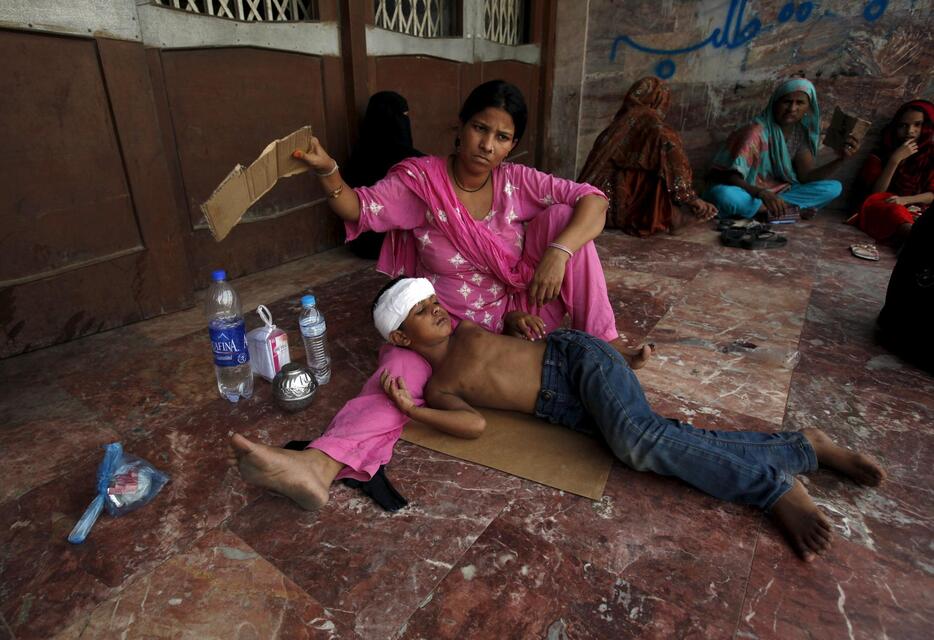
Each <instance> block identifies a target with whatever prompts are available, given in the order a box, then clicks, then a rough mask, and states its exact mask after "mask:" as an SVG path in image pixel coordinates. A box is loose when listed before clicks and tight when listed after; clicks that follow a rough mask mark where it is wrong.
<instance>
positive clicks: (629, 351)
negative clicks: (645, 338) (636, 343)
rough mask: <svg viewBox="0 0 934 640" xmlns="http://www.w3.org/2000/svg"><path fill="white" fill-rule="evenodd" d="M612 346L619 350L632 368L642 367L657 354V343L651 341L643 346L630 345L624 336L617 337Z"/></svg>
mask: <svg viewBox="0 0 934 640" xmlns="http://www.w3.org/2000/svg"><path fill="white" fill-rule="evenodd" d="M610 346H611V347H613V348H614V349H616V350H617V351H619V353H620V355H622V356H623V358H625V359H626V362H628V363H629V368H630V369H641V368H642V367H644V366H645V365H646V363H647V362H648V361H649V360H650V359H651V358H652V356H653V355H654V354H655V345H654V344H652V343H651V342H650V343H649V344H644V345H642V346H641V347H629V346H626V343H624V342H623V339H622V338H616V340H613V342H611V343H610Z"/></svg>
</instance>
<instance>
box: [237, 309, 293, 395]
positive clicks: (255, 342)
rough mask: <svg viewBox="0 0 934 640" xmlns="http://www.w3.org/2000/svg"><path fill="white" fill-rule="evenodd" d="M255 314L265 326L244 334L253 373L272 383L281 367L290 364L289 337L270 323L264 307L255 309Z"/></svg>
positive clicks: (267, 311)
mask: <svg viewBox="0 0 934 640" xmlns="http://www.w3.org/2000/svg"><path fill="white" fill-rule="evenodd" d="M256 313H258V314H259V317H260V318H262V319H263V322H264V323H265V325H266V326H263V327H259V328H258V329H253V330H252V331H250V332H249V333H248V334H246V339H247V343H248V345H249V349H250V365H251V366H252V368H253V373H255V374H256V375H258V376H261V377H263V378H265V379H266V380H269V381H270V382H271V381H272V379H273V378H275V377H276V374H277V373H278V372H279V369H281V368H282V366H283V365H285V364H288V363H289V362H290V358H289V335H288V334H287V333H286V332H285V331H283V330H282V329H279V328H278V327H276V325H274V324H273V323H272V314H271V313H269V309H267V308H266V305H262V304H261V305H259V306H258V307H256Z"/></svg>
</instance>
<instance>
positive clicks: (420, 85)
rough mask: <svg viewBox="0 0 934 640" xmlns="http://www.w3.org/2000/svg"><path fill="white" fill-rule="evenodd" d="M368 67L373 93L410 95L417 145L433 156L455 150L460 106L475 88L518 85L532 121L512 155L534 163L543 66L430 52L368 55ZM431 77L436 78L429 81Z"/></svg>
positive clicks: (526, 162) (406, 96)
mask: <svg viewBox="0 0 934 640" xmlns="http://www.w3.org/2000/svg"><path fill="white" fill-rule="evenodd" d="M368 66H369V78H370V86H371V87H373V92H374V93H375V92H377V91H396V92H398V93H400V94H402V95H403V96H405V98H406V100H407V101H408V103H409V118H410V119H411V121H412V138H413V141H414V144H415V147H416V148H417V149H419V150H420V151H423V152H424V153H428V154H433V155H447V154H449V153H451V152H452V150H453V148H454V137H455V135H456V133H457V128H458V126H459V124H460V123H459V120H458V117H457V116H458V113H459V112H460V108H461V104H462V103H463V102H464V100H465V99H466V98H467V96H468V95H469V94H470V92H471V90H473V88H474V87H476V86H477V85H478V84H480V83H482V82H486V81H488V80H497V79H499V80H506V81H507V82H511V83H513V84H515V85H516V86H517V87H519V89H520V90H521V91H522V93H523V95H524V96H525V98H526V102H527V103H528V106H529V122H528V127H527V129H526V134H525V135H524V136H523V138H522V140H520V141H519V144H518V145H517V146H516V149H515V150H514V151H513V153H512V156H511V157H512V158H514V159H515V161H517V162H522V163H524V164H534V162H535V147H536V143H537V140H538V131H537V130H536V126H535V125H536V121H537V117H538V102H539V101H538V93H539V85H540V79H539V76H540V73H541V68H540V66H539V65H531V64H524V63H521V62H514V61H506V60H503V61H495V62H483V63H476V64H467V63H463V62H454V61H451V60H442V59H440V58H431V57H427V56H382V57H378V58H374V57H371V58H369V60H368ZM426 77H428V78H431V79H432V81H431V82H425V78H426Z"/></svg>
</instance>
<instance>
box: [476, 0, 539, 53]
mask: <svg viewBox="0 0 934 640" xmlns="http://www.w3.org/2000/svg"><path fill="white" fill-rule="evenodd" d="M526 5H527V0H484V2H483V37H484V38H485V39H487V40H491V41H493V42H498V43H500V44H508V45H517V44H525V43H526V42H528V25H527V20H528V15H529V12H528V10H527V6H526Z"/></svg>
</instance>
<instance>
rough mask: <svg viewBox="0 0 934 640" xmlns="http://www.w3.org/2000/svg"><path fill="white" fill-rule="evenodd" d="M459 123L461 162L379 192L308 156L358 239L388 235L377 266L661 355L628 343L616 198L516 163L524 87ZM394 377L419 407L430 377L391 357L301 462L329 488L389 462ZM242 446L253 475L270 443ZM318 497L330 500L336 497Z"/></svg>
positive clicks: (453, 299) (407, 169) (388, 350)
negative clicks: (612, 290) (614, 261)
mask: <svg viewBox="0 0 934 640" xmlns="http://www.w3.org/2000/svg"><path fill="white" fill-rule="evenodd" d="M459 117H460V121H461V127H460V129H459V132H458V136H457V138H455V141H454V149H455V151H454V153H453V154H452V155H450V156H448V157H446V158H442V157H431V156H427V157H422V158H408V159H406V160H403V161H401V162H400V163H398V164H397V165H395V166H394V167H393V168H392V169H391V170H390V172H389V174H388V175H387V176H386V178H384V179H383V180H381V181H379V182H377V183H376V184H375V185H373V186H372V187H360V188H357V189H351V188H350V187H349V186H347V184H346V183H345V182H344V181H343V179H342V178H341V175H340V172H339V168H338V166H337V163H336V162H335V161H334V160H333V159H332V158H331V157H330V156H329V155H328V153H327V152H326V151H325V150H324V148H323V147H322V146H321V144H320V143H319V142H318V140H317V139H314V138H313V139H312V142H311V145H310V148H309V150H308V151H307V152H305V153H300V152H297V153H296V157H299V158H301V159H302V160H304V161H305V162H306V163H308V165H309V166H310V167H311V168H312V170H313V171H315V173H316V174H317V175H318V179H319V180H320V181H321V184H322V186H323V187H324V189H325V191H326V192H327V193H328V196H329V200H328V203H329V204H330V206H331V209H332V210H333V211H334V212H335V213H336V214H337V215H338V216H339V217H340V218H341V219H342V220H343V221H344V224H345V227H346V231H347V240H348V241H350V240H353V239H354V238H356V237H357V236H358V235H359V234H361V233H363V232H365V231H377V232H388V236H387V238H386V240H385V241H384V243H383V248H382V252H381V254H380V258H379V261H378V262H377V269H379V270H380V271H382V272H383V273H386V274H387V275H389V276H397V275H401V274H405V275H409V276H418V277H425V278H429V279H430V280H431V281H432V283H433V284H434V287H435V289H436V292H437V296H438V298H439V300H440V301H441V303H442V304H443V305H444V306H445V307H446V308H447V309H448V310H449V311H450V312H451V315H453V316H455V317H458V318H469V319H471V320H473V321H475V322H477V323H479V324H482V325H483V326H485V327H487V328H488V329H490V330H492V331H496V332H502V331H504V330H511V331H512V332H517V331H519V332H522V333H523V334H525V335H526V336H528V337H529V339H537V338H540V337H544V335H545V334H546V333H548V332H550V331H552V330H554V329H556V328H558V327H560V326H561V325H562V322H563V320H564V318H565V315H567V316H569V318H570V326H571V327H572V328H574V329H580V330H583V331H586V332H588V333H590V334H592V335H594V336H596V337H598V338H602V339H604V340H607V341H608V342H611V343H613V344H614V346H616V347H617V349H618V350H619V351H620V352H621V353H623V355H624V356H626V357H627V360H629V362H630V364H631V365H632V366H633V367H634V368H638V367H640V366H642V365H643V364H644V362H645V360H646V359H647V358H648V357H649V356H650V354H651V349H650V348H649V347H643V348H641V349H629V348H626V347H625V345H624V343H623V341H622V340H621V339H620V337H619V334H618V332H617V330H616V321H615V318H614V316H613V309H612V306H611V304H610V301H609V298H608V296H607V289H606V280H605V278H604V275H603V269H602V267H601V265H600V260H599V258H598V256H597V252H596V248H595V246H594V244H593V239H594V238H596V237H597V236H598V235H599V234H600V232H601V231H602V230H603V225H604V222H605V218H606V208H607V200H606V196H605V195H604V194H603V193H602V192H601V191H600V190H599V189H597V188H595V187H592V186H590V185H588V184H579V183H575V182H572V181H570V180H564V179H561V178H556V177H554V176H551V175H548V174H546V173H542V172H540V171H537V170H535V169H533V168H531V167H527V166H525V165H520V164H512V163H504V160H505V159H506V157H507V156H508V155H509V153H510V152H511V151H512V150H513V149H514V148H515V146H516V144H517V143H518V142H519V140H520V138H521V137H522V134H523V133H524V131H525V126H526V121H527V117H528V111H527V108H526V105H525V100H524V99H523V97H522V94H521V92H520V91H519V89H518V88H516V87H515V86H513V85H511V84H509V83H506V82H503V81H501V80H494V81H490V82H487V83H484V84H482V85H480V86H479V87H477V88H476V89H474V90H473V92H471V94H470V96H469V97H468V98H467V100H466V102H465V103H464V105H463V107H462V109H461V112H460V116H459ZM516 309H520V310H523V311H527V312H529V313H532V314H534V315H535V316H537V319H536V320H535V321H533V322H531V323H529V324H526V325H523V326H521V327H504V326H503V318H504V317H505V315H506V314H507V313H508V312H509V311H513V310H516ZM383 370H388V371H389V372H390V374H391V375H392V376H393V377H398V376H401V377H402V378H403V379H404V380H405V381H406V383H407V386H408V389H409V391H410V393H411V394H412V396H413V397H415V398H418V399H420V398H421V391H422V388H423V387H424V384H425V382H426V381H427V379H428V377H429V376H430V375H431V369H430V367H429V366H428V364H427V363H426V362H425V361H424V360H422V359H421V358H420V357H419V356H417V355H415V354H413V353H412V352H411V351H407V350H404V349H399V348H396V347H392V346H389V345H387V346H385V347H384V348H383V349H382V351H381V352H380V359H379V368H378V370H377V373H375V374H374V375H373V376H372V377H371V378H370V380H369V381H368V382H367V384H366V385H365V386H364V388H363V390H362V391H361V393H360V395H358V396H357V397H356V398H354V399H353V400H351V401H350V402H348V403H347V404H346V405H345V406H344V408H342V409H341V411H340V412H339V413H338V414H337V416H335V418H334V420H333V421H332V422H331V424H330V426H329V427H328V429H327V431H326V432H325V433H324V435H322V436H321V437H320V438H318V439H317V440H315V441H314V442H312V443H311V445H310V448H309V449H308V450H306V451H305V452H301V453H308V454H309V456H310V457H316V458H317V460H318V461H319V462H321V463H322V464H319V465H318V470H319V471H320V470H321V469H325V471H323V472H322V473H323V475H322V476H321V477H322V481H323V482H324V483H325V484H326V485H327V486H329V485H330V482H331V481H332V480H333V479H334V478H335V476H336V477H338V478H354V479H358V480H368V479H369V478H370V477H371V476H372V475H373V473H375V472H376V470H377V469H378V468H379V466H380V465H383V464H386V463H387V462H388V461H389V458H390V456H391V454H392V447H393V445H394V444H395V442H396V440H397V439H398V438H399V436H400V434H401V432H402V428H403V426H404V425H405V423H406V422H407V420H408V419H407V417H406V416H405V415H404V414H402V413H400V412H399V411H398V409H397V408H396V407H395V406H394V405H393V404H392V403H391V402H389V401H388V399H387V397H386V395H385V393H383V390H382V387H381V385H380V375H379V373H380V372H381V371H383ZM419 401H420V400H419ZM236 442H240V453H241V454H242V455H241V458H240V459H241V471H242V470H243V466H244V464H243V459H244V458H243V456H248V455H250V454H252V453H255V447H260V446H262V445H255V444H252V443H250V446H251V447H253V448H254V449H249V450H247V449H245V447H246V444H244V443H245V442H246V441H245V440H243V439H240V440H238V441H235V445H234V446H235V448H236V447H237V444H236ZM292 453H295V452H283V455H289V456H291V454H292ZM322 454H323V457H322ZM290 459H291V458H290ZM322 465H323V466H322ZM247 475H248V474H246V473H244V476H245V477H246V476H247ZM319 489H320V487H319ZM318 493H319V494H320V495H319V496H318V497H319V498H321V499H323V500H325V501H326V499H327V492H326V491H324V492H323V493H321V492H320V491H318ZM299 502H303V501H302V500H299ZM312 502H315V503H316V502H317V501H312ZM322 504H323V502H322Z"/></svg>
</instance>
